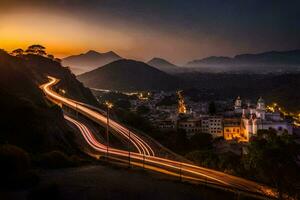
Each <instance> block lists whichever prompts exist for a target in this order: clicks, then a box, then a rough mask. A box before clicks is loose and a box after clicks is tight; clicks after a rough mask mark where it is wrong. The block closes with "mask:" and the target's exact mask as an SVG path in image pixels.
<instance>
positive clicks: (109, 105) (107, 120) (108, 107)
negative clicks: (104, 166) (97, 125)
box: [105, 101, 113, 160]
mask: <svg viewBox="0 0 300 200" xmlns="http://www.w3.org/2000/svg"><path fill="white" fill-rule="evenodd" d="M105 105H106V108H107V113H106V141H107V145H106V158H107V160H108V146H109V137H108V130H109V109H111V108H112V107H113V104H112V103H111V102H109V101H106V102H105Z"/></svg>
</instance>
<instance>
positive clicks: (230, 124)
mask: <svg viewBox="0 0 300 200" xmlns="http://www.w3.org/2000/svg"><path fill="white" fill-rule="evenodd" d="M223 126H224V139H225V140H235V139H236V140H237V141H239V142H241V141H243V142H246V141H248V140H249V138H248V137H247V135H246V134H244V128H243V127H242V123H241V119H240V118H225V119H224V121H223Z"/></svg>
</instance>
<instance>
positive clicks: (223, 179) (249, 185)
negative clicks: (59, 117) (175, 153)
mask: <svg viewBox="0 0 300 200" xmlns="http://www.w3.org/2000/svg"><path fill="white" fill-rule="evenodd" d="M49 79H50V82H48V83H46V84H44V85H42V86H41V88H42V89H43V91H44V92H45V94H46V95H47V96H48V97H51V98H50V99H51V100H52V101H54V102H55V103H62V104H64V105H66V106H68V107H70V108H72V109H76V110H77V111H80V113H81V114H83V115H85V116H86V117H88V118H90V119H92V120H93V121H97V120H99V121H100V122H101V123H105V120H106V117H105V116H103V115H101V114H99V113H97V112H95V111H93V110H91V109H89V108H86V107H85V106H82V105H78V104H77V103H74V101H73V100H69V99H67V98H64V97H62V96H60V95H59V94H57V93H56V92H54V91H52V90H51V86H53V85H55V84H56V83H57V82H58V80H57V79H55V78H53V77H49ZM65 118H66V119H67V120H68V121H70V122H71V123H73V124H75V125H76V126H77V127H78V129H79V130H80V132H81V134H82V135H83V137H84V139H85V141H86V142H87V143H88V144H89V145H90V146H91V147H92V148H93V149H94V150H96V151H98V152H99V153H101V154H103V155H105V154H106V153H107V146H106V145H104V144H102V143H100V142H98V141H97V140H96V138H95V137H94V135H93V133H92V132H91V131H90V130H89V129H88V128H87V127H86V126H85V125H84V124H82V123H81V122H79V121H77V120H75V119H72V118H70V117H68V116H65ZM99 121H98V122H99ZM111 128H113V129H114V130H115V131H117V132H119V134H121V135H122V136H123V137H125V138H127V139H129V135H128V132H129V130H128V129H127V128H125V127H123V126H122V125H120V124H118V123H117V122H115V121H113V123H112V125H111ZM126 132H127V134H126ZM131 136H133V137H130V141H131V143H132V144H133V145H134V146H135V147H136V148H137V150H138V153H135V152H131V153H130V158H131V159H133V161H132V164H135V165H137V166H145V168H147V169H149V170H153V171H158V172H161V173H164V174H168V175H171V176H180V177H182V178H185V179H189V180H194V181H195V180H198V181H202V182H203V180H205V181H206V182H209V183H212V184H214V185H217V186H219V187H224V188H232V189H233V190H239V191H241V192H246V193H249V194H254V195H262V196H265V197H266V196H267V197H272V198H276V197H277V192H276V191H275V190H274V189H273V188H270V187H267V186H264V185H262V184H259V183H256V182H253V181H249V180H246V179H243V178H240V177H236V176H232V175H228V174H225V173H223V172H219V171H215V170H212V169H208V168H204V167H199V166H196V165H192V164H188V163H184V162H178V161H173V160H169V159H165V158H160V157H156V156H155V155H154V152H153V150H152V149H151V147H150V146H149V145H148V144H147V143H146V142H144V141H143V140H142V139H141V138H139V137H138V136H137V135H136V134H134V133H132V132H131ZM114 156H116V158H114ZM128 156H129V152H128V151H124V150H119V149H115V148H111V147H110V148H109V157H112V159H119V160H122V161H123V162H128Z"/></svg>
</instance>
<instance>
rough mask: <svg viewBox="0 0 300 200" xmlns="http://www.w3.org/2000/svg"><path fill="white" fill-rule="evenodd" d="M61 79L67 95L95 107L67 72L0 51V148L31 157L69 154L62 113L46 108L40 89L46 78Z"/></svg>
mask: <svg viewBox="0 0 300 200" xmlns="http://www.w3.org/2000/svg"><path fill="white" fill-rule="evenodd" d="M48 75H50V76H54V77H57V78H59V79H61V83H60V86H59V87H62V88H63V89H65V90H66V92H67V93H66V95H67V96H69V97H72V98H74V99H77V100H80V101H84V102H86V103H90V104H94V105H96V104H97V101H96V99H95V98H94V96H93V95H92V93H91V92H90V90H89V89H87V88H85V87H83V85H82V83H80V82H79V81H77V80H76V77H75V75H73V74H72V73H71V72H70V71H69V69H68V68H64V67H62V66H61V65H60V63H58V62H55V61H53V60H51V59H48V58H44V57H41V56H36V55H24V56H22V57H14V56H11V55H9V54H7V53H6V52H5V51H3V50H0V105H1V115H0V121H1V131H0V144H4V143H9V144H13V145H17V146H19V147H22V148H23V149H25V150H26V151H28V152H31V153H33V154H36V153H41V152H48V151H52V150H62V151H64V152H69V153H70V152H72V151H73V148H72V147H71V146H72V145H71V143H72V142H71V140H70V138H72V133H71V132H70V129H69V127H68V126H67V124H66V123H65V120H64V118H63V113H62V111H61V109H60V108H59V107H57V106H55V105H52V104H49V102H48V101H47V100H46V99H45V96H44V94H43V93H42V91H41V90H40V88H39V86H40V85H41V84H42V83H45V82H47V81H48V79H47V76H48Z"/></svg>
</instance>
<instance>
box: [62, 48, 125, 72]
mask: <svg viewBox="0 0 300 200" xmlns="http://www.w3.org/2000/svg"><path fill="white" fill-rule="evenodd" d="M119 59H121V57H120V56H119V55H118V54H116V53H115V52H113V51H109V52H106V53H99V52H97V51H94V50H90V51H88V52H86V53H83V54H79V55H72V56H69V57H66V58H63V59H62V64H63V65H64V66H69V67H70V69H71V70H72V72H73V73H74V74H76V75H78V74H82V73H84V72H87V71H91V70H93V69H96V68H98V67H101V66H103V65H106V64H108V63H110V62H113V61H115V60H119Z"/></svg>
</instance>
